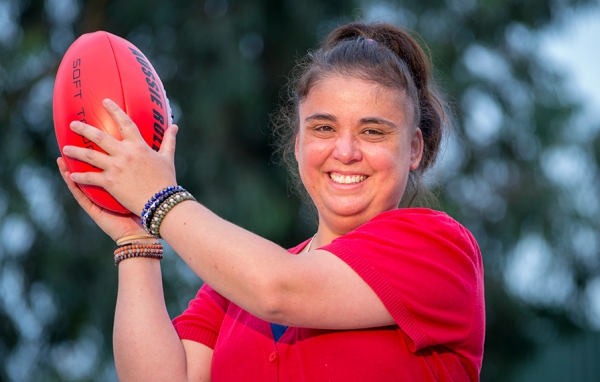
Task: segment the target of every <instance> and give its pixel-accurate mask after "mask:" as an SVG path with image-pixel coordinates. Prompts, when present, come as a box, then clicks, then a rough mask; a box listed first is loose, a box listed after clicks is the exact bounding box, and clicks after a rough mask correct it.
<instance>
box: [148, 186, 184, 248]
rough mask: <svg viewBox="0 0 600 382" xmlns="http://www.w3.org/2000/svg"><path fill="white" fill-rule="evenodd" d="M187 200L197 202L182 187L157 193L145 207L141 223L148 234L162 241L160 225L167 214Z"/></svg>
mask: <svg viewBox="0 0 600 382" xmlns="http://www.w3.org/2000/svg"><path fill="white" fill-rule="evenodd" d="M185 200H196V199H195V198H194V197H193V196H192V194H190V193H189V192H187V191H186V190H185V189H184V188H183V187H181V186H169V187H167V188H165V189H162V190H160V191H159V192H157V193H156V194H155V195H154V196H153V197H152V198H151V199H150V200H148V203H146V206H145V207H144V210H143V211H142V218H141V223H142V226H143V227H144V229H145V230H146V232H148V233H149V234H150V235H152V236H153V237H155V238H157V239H160V224H161V223H162V221H163V219H164V218H165V215H166V214H167V212H169V211H170V210H171V209H172V208H173V207H175V206H176V205H177V204H179V203H181V202H183V201H185Z"/></svg>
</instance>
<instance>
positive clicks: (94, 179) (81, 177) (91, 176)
mask: <svg viewBox="0 0 600 382" xmlns="http://www.w3.org/2000/svg"><path fill="white" fill-rule="evenodd" d="M70 178H71V180H72V181H73V182H75V183H78V184H86V185H90V186H98V187H102V188H106V187H104V174H103V173H102V172H72V173H70Z"/></svg>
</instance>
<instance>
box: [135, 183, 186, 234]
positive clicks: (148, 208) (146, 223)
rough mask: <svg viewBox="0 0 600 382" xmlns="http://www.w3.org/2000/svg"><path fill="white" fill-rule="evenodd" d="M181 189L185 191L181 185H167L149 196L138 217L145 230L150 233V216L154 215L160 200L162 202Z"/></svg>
mask: <svg viewBox="0 0 600 382" xmlns="http://www.w3.org/2000/svg"><path fill="white" fill-rule="evenodd" d="M182 191H185V189H184V188H183V187H181V186H169V187H166V188H163V189H162V190H160V191H159V192H157V193H156V194H154V196H153V197H152V198H150V200H148V202H147V203H146V205H145V206H144V209H143V211H142V215H141V218H140V223H141V224H142V226H143V227H144V229H145V230H146V232H148V233H149V234H150V235H152V233H151V232H150V223H151V222H152V217H153V216H154V213H155V212H156V209H157V208H158V206H159V205H160V204H161V203H162V202H164V201H165V199H167V198H169V197H170V196H171V195H173V194H176V193H178V192H182ZM152 236H154V235H152Z"/></svg>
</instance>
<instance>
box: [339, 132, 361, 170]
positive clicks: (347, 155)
mask: <svg viewBox="0 0 600 382" xmlns="http://www.w3.org/2000/svg"><path fill="white" fill-rule="evenodd" d="M333 154H334V157H335V159H337V160H339V161H340V162H342V163H344V164H350V163H353V162H357V161H360V160H361V159H362V153H361V151H360V148H359V147H358V142H356V138H355V137H354V136H353V135H352V134H343V135H340V136H339V137H338V139H337V140H336V146H335V150H334V153H333Z"/></svg>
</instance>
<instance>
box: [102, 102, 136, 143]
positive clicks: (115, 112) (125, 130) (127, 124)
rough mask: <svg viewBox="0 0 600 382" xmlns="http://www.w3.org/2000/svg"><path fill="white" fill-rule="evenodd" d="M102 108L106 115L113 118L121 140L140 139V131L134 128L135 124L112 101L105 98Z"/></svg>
mask: <svg viewBox="0 0 600 382" xmlns="http://www.w3.org/2000/svg"><path fill="white" fill-rule="evenodd" d="M102 104H103V105H104V108H105V109H106V111H108V113H109V114H110V115H111V116H112V117H113V119H114V120H115V122H117V125H118V126H119V131H120V132H121V136H122V137H123V139H141V140H143V138H142V134H141V133H140V130H139V129H138V127H137V126H136V124H135V123H134V122H133V121H132V120H131V118H129V116H128V115H127V114H126V113H125V112H124V111H123V109H121V108H120V107H119V105H117V104H116V103H114V102H113V101H112V100H110V99H108V98H106V99H105V100H103V101H102Z"/></svg>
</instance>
